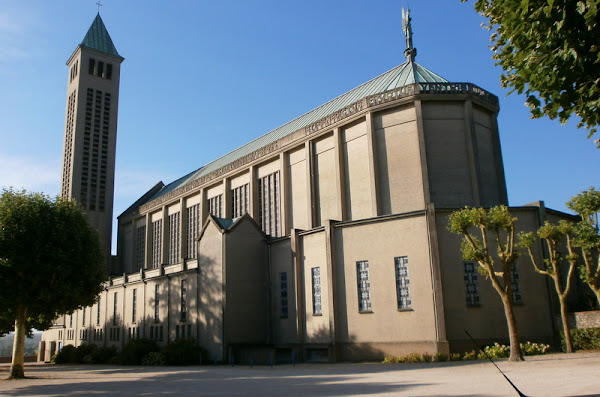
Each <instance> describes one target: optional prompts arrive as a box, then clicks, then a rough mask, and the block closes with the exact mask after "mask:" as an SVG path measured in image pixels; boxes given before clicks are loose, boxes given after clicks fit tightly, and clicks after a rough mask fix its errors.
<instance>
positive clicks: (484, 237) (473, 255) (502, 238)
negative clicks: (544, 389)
mask: <svg viewBox="0 0 600 397" xmlns="http://www.w3.org/2000/svg"><path fill="white" fill-rule="evenodd" d="M516 220H517V218H513V216H512V215H511V213H510V211H509V210H508V208H507V207H506V206H504V205H500V206H496V207H493V208H490V209H484V208H469V207H466V208H464V209H462V210H459V211H456V212H453V213H452V214H450V216H449V217H448V221H449V222H448V230H449V231H451V232H452V233H456V234H462V235H463V237H464V239H463V242H462V245H461V251H462V257H463V259H464V260H467V261H474V262H477V263H478V264H479V266H480V268H481V270H482V271H481V273H483V274H484V275H485V276H486V278H487V279H489V280H490V281H491V283H492V286H493V287H494V289H495V290H496V292H497V293H498V295H499V296H500V299H501V300H502V305H503V306H504V315H505V317H506V324H507V326H508V336H509V340H510V357H509V360H510V361H522V360H523V353H522V352H521V346H520V344H519V332H518V327H517V319H516V317H515V313H514V310H513V302H512V298H513V296H512V295H513V294H512V286H511V284H512V280H511V271H512V270H513V269H514V267H515V262H516V261H517V259H518V257H519V253H518V251H515V222H516ZM476 234H479V237H478V236H477V235H476ZM494 248H495V249H494ZM494 251H495V252H494Z"/></svg>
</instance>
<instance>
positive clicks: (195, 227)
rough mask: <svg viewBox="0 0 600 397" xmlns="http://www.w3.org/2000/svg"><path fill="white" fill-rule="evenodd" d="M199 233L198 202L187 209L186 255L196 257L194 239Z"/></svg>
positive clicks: (191, 257)
mask: <svg viewBox="0 0 600 397" xmlns="http://www.w3.org/2000/svg"><path fill="white" fill-rule="evenodd" d="M199 233H200V204H196V205H193V206H191V207H189V208H188V209H187V257H188V258H190V259H194V258H196V251H197V247H196V240H197V239H198V234H199Z"/></svg>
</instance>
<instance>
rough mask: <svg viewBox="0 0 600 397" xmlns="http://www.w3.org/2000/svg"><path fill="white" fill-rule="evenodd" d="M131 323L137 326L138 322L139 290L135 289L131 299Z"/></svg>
mask: <svg viewBox="0 0 600 397" xmlns="http://www.w3.org/2000/svg"><path fill="white" fill-rule="evenodd" d="M131 301H132V302H131V322H132V323H133V324H135V322H136V320H137V288H134V289H133V296H132V297H131Z"/></svg>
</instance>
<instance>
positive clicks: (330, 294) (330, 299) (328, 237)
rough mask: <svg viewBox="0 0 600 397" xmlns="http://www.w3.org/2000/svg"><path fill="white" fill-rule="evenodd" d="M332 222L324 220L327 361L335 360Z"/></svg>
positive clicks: (334, 286) (334, 288)
mask: <svg viewBox="0 0 600 397" xmlns="http://www.w3.org/2000/svg"><path fill="white" fill-rule="evenodd" d="M332 224H333V222H332V221H331V219H327V220H326V221H325V258H326V261H327V284H328V286H329V288H327V307H328V311H329V343H330V344H331V345H332V350H331V351H330V352H329V361H331V362H336V361H337V347H336V342H337V338H336V329H337V328H336V312H335V308H336V282H335V269H334V267H335V246H334V241H333V238H334V236H333V226H332Z"/></svg>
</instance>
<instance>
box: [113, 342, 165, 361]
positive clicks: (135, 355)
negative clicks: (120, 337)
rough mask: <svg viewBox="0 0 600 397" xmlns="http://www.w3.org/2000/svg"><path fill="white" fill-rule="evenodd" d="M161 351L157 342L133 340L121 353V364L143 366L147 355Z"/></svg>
mask: <svg viewBox="0 0 600 397" xmlns="http://www.w3.org/2000/svg"><path fill="white" fill-rule="evenodd" d="M159 350H160V349H159V348H158V345H157V344H156V342H154V341H153V340H151V339H144V338H142V339H132V340H130V341H129V342H127V344H126V345H125V347H124V348H123V351H122V352H121V364H124V365H141V364H142V358H143V357H144V356H145V355H147V354H148V353H152V352H158V351H159Z"/></svg>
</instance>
